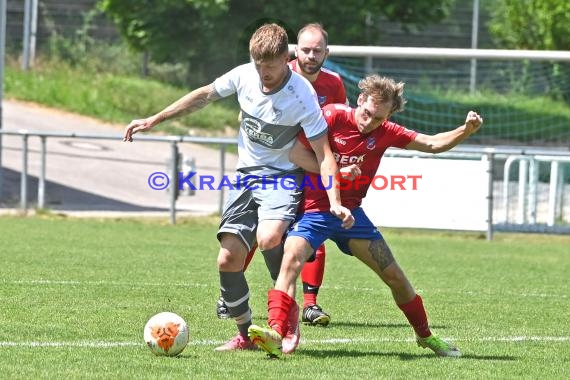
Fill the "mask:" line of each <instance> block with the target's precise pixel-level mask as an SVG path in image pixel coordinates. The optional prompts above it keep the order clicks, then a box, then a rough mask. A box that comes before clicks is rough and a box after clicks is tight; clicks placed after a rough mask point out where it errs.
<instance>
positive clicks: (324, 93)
mask: <svg viewBox="0 0 570 380" xmlns="http://www.w3.org/2000/svg"><path fill="white" fill-rule="evenodd" d="M289 67H291V69H292V70H293V71H297V72H298V71H299V70H300V68H299V60H298V59H294V60H292V61H290V62H289ZM311 85H312V86H313V88H314V89H315V91H316V92H317V98H318V100H319V106H320V107H321V108H323V107H324V106H326V105H327V104H334V103H343V104H346V105H348V99H347V97H346V89H345V88H344V83H343V82H342V78H341V77H340V75H339V74H338V73H336V72H334V71H332V70H329V69H326V68H324V67H321V70H320V71H319V75H317V79H315V80H314V82H311Z"/></svg>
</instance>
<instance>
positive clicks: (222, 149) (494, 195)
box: [0, 130, 570, 240]
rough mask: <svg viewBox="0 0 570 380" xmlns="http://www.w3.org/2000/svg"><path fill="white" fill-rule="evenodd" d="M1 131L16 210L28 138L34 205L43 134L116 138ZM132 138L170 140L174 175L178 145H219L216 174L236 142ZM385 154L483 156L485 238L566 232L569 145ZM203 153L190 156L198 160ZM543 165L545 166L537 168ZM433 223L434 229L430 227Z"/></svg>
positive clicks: (41, 198)
mask: <svg viewBox="0 0 570 380" xmlns="http://www.w3.org/2000/svg"><path fill="white" fill-rule="evenodd" d="M0 135H7V136H19V137H20V138H21V149H20V151H21V168H20V181H19V182H20V183H19V186H20V202H19V205H18V206H19V210H20V211H21V212H23V213H25V212H27V211H28V209H29V207H30V205H29V203H28V198H29V189H28V185H27V184H28V177H29V173H28V166H29V140H30V138H38V139H39V140H40V149H39V161H40V163H39V175H38V193H37V207H38V208H40V209H42V208H44V207H45V204H46V203H45V197H46V187H45V183H46V158H47V156H49V154H50V151H49V150H48V149H47V148H46V145H47V140H48V139H79V140H113V141H120V140H122V136H120V135H108V134H107V135H103V134H101V135H98V134H82V133H57V132H38V131H36V132H34V131H8V130H0ZM137 141H141V142H160V143H167V144H170V155H169V157H170V158H169V164H168V165H167V167H168V169H167V170H169V171H170V174H171V176H172V178H177V177H178V174H179V172H180V170H181V169H180V149H179V146H180V145H181V144H186V143H194V144H210V145H216V146H218V149H219V161H218V163H219V165H218V166H217V169H218V173H219V176H220V178H221V177H222V176H224V174H225V173H226V164H225V161H226V149H227V146H228V145H235V144H236V140H235V139H234V138H205V137H190V136H138V135H137ZM386 156H393V157H421V158H432V159H438V158H448V159H456V160H473V159H481V157H483V156H486V157H487V159H488V162H489V170H488V175H489V189H488V192H487V195H486V196H487V202H488V203H487V205H488V208H489V214H488V215H489V220H488V221H487V226H488V229H487V238H488V239H489V240H491V239H492V237H493V232H494V231H520V232H543V233H570V183H569V182H570V181H569V180H568V178H569V177H570V176H567V175H566V172H565V168H566V167H567V166H568V164H569V163H570V150H569V149H552V148H536V147H482V146H473V145H462V146H458V147H456V148H454V149H452V150H451V151H449V152H445V153H440V154H437V155H432V154H426V153H421V152H416V151H407V150H400V149H389V150H388V151H387V152H386ZM201 159H202V160H203V159H204V157H195V160H196V161H197V162H198V163H199V162H200V160H201ZM513 165H515V166H516V165H518V175H517V173H514V174H515V175H513V173H511V172H512V171H513V170H512V168H513ZM545 165H546V166H548V169H549V170H544V169H542V170H540V168H541V167H544V166H545ZM2 181H3V179H2V168H0V184H1V183H2ZM178 196H179V192H178V191H170V193H169V204H170V207H169V211H170V221H171V223H176V211H177V199H178ZM223 203H224V191H219V193H218V202H217V204H218V212H221V210H222V207H223ZM434 228H437V227H435V226H434Z"/></svg>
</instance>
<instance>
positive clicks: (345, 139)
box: [299, 104, 418, 212]
mask: <svg viewBox="0 0 570 380" xmlns="http://www.w3.org/2000/svg"><path fill="white" fill-rule="evenodd" d="M354 111H355V110H354V108H351V107H348V106H346V105H344V104H331V105H328V106H326V107H324V108H323V114H324V116H325V120H326V121H327V124H328V127H329V132H328V137H329V144H330V146H331V150H332V152H333V154H334V157H335V160H336V163H337V165H338V167H339V169H340V168H343V167H345V166H349V165H351V164H356V165H358V166H359V167H360V170H361V172H362V174H361V179H362V180H361V181H359V180H358V179H356V180H354V181H350V182H349V181H348V180H341V183H340V195H341V200H342V205H343V206H344V207H346V208H348V209H351V210H352V209H354V208H356V207H359V206H360V204H361V203H362V199H363V198H364V197H365V196H366V192H367V191H368V188H369V187H370V183H371V179H372V178H373V177H374V176H375V175H376V171H377V170H378V166H379V165H380V160H381V159H382V156H383V155H384V152H385V151H386V149H388V148H389V147H397V148H405V147H406V146H407V145H408V144H409V143H410V142H412V141H413V140H414V139H415V138H416V136H417V135H418V133H417V132H415V131H412V130H409V129H407V128H405V127H403V126H401V125H399V124H396V123H393V122H391V121H388V120H387V121H384V122H383V123H382V125H381V126H380V127H378V128H376V129H375V130H373V131H372V132H370V133H368V134H362V133H360V131H359V130H358V127H357V125H356V120H355V118H354ZM299 139H300V141H301V142H302V143H303V144H304V145H305V146H307V147H308V148H309V149H311V146H310V144H309V142H308V140H307V138H306V137H305V135H304V134H302V133H300V134H299ZM306 174H307V177H306V179H305V183H304V185H303V191H304V195H305V197H304V198H305V199H304V202H303V207H302V210H303V211H304V212H317V211H329V210H330V203H329V199H328V197H327V193H326V190H325V188H324V186H323V185H322V181H321V182H320V183H321V185H320V186H318V184H319V177H320V175H319V174H315V173H310V172H307V173H306ZM308 180H310V181H311V183H310V184H308V183H307V181H308ZM326 182H328V181H325V183H326ZM329 186H330V185H329Z"/></svg>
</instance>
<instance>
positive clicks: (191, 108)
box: [123, 83, 221, 141]
mask: <svg viewBox="0 0 570 380" xmlns="http://www.w3.org/2000/svg"><path fill="white" fill-rule="evenodd" d="M220 98H221V96H220V95H219V94H218V93H217V92H216V89H215V88H214V84H213V83H212V84H209V85H207V86H203V87H200V88H197V89H195V90H193V91H191V92H189V93H188V94H186V95H184V96H183V97H182V98H180V99H178V100H177V101H175V102H174V103H172V104H171V105H169V106H168V107H166V108H165V109H163V110H162V111H160V112H159V113H157V114H155V115H152V116H150V117H147V118H146V119H137V120H133V121H131V122H130V123H129V125H127V128H126V129H125V133H124V136H123V141H133V135H134V134H135V133H138V132H146V131H149V130H151V129H152V128H154V127H155V126H156V125H158V124H160V123H162V122H163V121H165V120H168V119H172V118H175V117H179V116H182V115H185V114H188V113H192V112H195V111H197V110H199V109H201V108H203V107H204V106H206V105H207V104H209V103H211V102H213V101H215V100H218V99H220Z"/></svg>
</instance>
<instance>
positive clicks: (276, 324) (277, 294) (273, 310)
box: [267, 289, 295, 337]
mask: <svg viewBox="0 0 570 380" xmlns="http://www.w3.org/2000/svg"><path fill="white" fill-rule="evenodd" d="M294 303H295V300H294V299H293V298H291V297H290V296H289V295H288V294H287V293H285V292H282V291H281V290H277V289H271V290H270V291H269V292H268V293H267V322H268V324H269V326H270V327H271V328H272V329H273V330H275V331H277V332H278V333H279V335H281V336H282V337H284V336H285V334H286V333H287V328H288V327H289V323H288V318H289V309H291V307H292V306H293V304H294Z"/></svg>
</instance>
